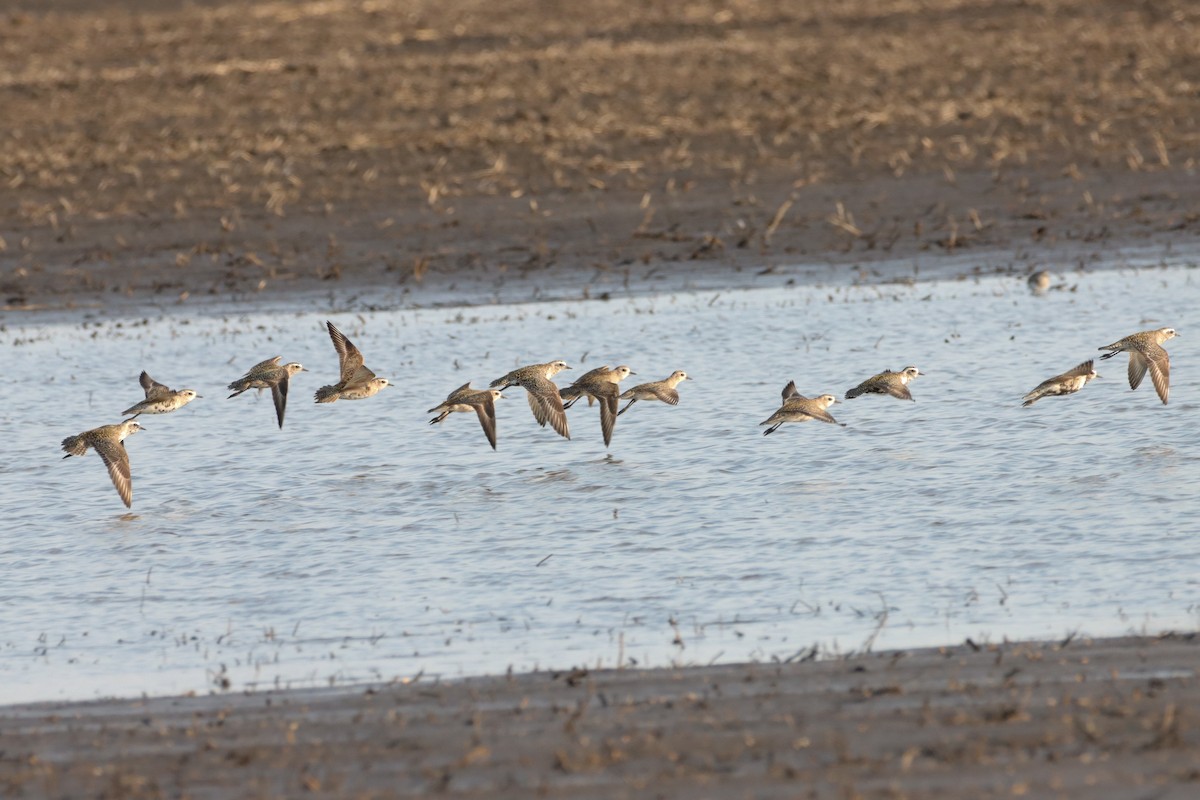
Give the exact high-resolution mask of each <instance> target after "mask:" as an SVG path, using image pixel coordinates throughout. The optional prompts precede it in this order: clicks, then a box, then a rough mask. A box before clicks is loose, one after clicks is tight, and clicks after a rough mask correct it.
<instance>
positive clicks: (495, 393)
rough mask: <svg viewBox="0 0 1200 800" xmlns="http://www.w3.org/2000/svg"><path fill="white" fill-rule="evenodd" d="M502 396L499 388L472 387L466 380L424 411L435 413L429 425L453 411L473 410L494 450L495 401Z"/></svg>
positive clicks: (439, 420)
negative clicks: (443, 398)
mask: <svg viewBox="0 0 1200 800" xmlns="http://www.w3.org/2000/svg"><path fill="white" fill-rule="evenodd" d="M503 397H504V395H503V394H502V393H501V392H500V390H499V389H472V388H471V382H470V381H467V382H466V383H464V384H463V385H462V386H460V387H458V388H457V389H455V390H454V391H453V392H451V393H450V394H448V395H446V399H445V400H443V401H442V402H441V403H440V404H438V405H436V406H434V407H433V408H431V409H429V410H428V411H426V412H425V413H426V414H437V416H436V417H434V418H433V419H431V420H429V424H430V425H435V424H437V423H439V422H441V421H442V420H444V419H445V418H446V417H448V416H450V415H451V414H453V413H454V412H455V411H462V412H466V411H474V412H475V413H476V414H477V415H478V416H479V424H480V425H481V426H482V427H483V433H484V435H485V436H487V440H488V443H489V444H491V446H492V449H493V450H495V449H496V401H497V400H500V399H501V398H503Z"/></svg>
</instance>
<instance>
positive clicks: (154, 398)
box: [121, 370, 200, 419]
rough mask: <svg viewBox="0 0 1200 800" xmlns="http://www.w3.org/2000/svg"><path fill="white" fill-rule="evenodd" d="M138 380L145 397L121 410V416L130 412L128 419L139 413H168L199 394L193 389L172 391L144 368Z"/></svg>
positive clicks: (184, 404)
mask: <svg viewBox="0 0 1200 800" xmlns="http://www.w3.org/2000/svg"><path fill="white" fill-rule="evenodd" d="M138 381H140V382H141V384H142V389H143V390H144V391H145V392H146V399H145V400H143V401H142V402H140V403H137V404H135V405H132V406H130V407H129V408H127V409H125V410H124V411H122V412H121V414H122V415H123V416H129V415H130V414H132V415H133V416H132V417H129V418H130V419H136V418H137V416H138V415H139V414H169V413H171V412H172V411H175V410H176V409H180V408H183V407H184V406H186V405H187V404H188V403H190V402H192V401H193V400H195V399H196V398H197V397H199V396H200V395H198V394H196V392H195V391H194V390H193V389H180V390H178V391H172V390H171V389H168V388H167V387H166V386H163V385H162V384H161V383H159V382H158V381H156V380H154V379H153V378H151V377H150V376H149V375H147V374H146V372H145V370H143V371H142V374H141V375H140V376H139V377H138Z"/></svg>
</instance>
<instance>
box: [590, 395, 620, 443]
mask: <svg viewBox="0 0 1200 800" xmlns="http://www.w3.org/2000/svg"><path fill="white" fill-rule="evenodd" d="M591 390H592V393H593V394H595V395H596V399H598V400H599V401H600V433H601V434H603V435H604V446H605V447H608V444H609V442H611V441H612V434H613V427H614V426H615V425H616V424H617V405H618V404H619V403H620V396H621V390H620V389H618V388H617V385H616V384H615V383H605V384H598V385H596V386H593V387H591Z"/></svg>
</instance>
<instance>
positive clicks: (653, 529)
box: [0, 264, 1200, 702]
mask: <svg viewBox="0 0 1200 800" xmlns="http://www.w3.org/2000/svg"><path fill="white" fill-rule="evenodd" d="M1198 275H1200V273H1197V272H1196V271H1194V270H1193V269H1191V268H1189V267H1188V266H1187V265H1184V264H1179V265H1174V266H1169V267H1166V268H1151V267H1147V268H1144V269H1140V270H1139V269H1122V270H1115V271H1098V272H1088V273H1077V272H1069V273H1065V274H1064V275H1063V276H1062V277H1061V279H1060V282H1061V283H1063V284H1065V286H1064V288H1063V289H1061V290H1056V291H1052V292H1050V293H1048V294H1047V295H1046V296H1043V297H1033V296H1031V295H1030V294H1029V293H1028V291H1027V289H1026V288H1025V285H1024V283H1023V281H1021V280H1019V279H1015V278H1011V277H1004V278H981V279H976V280H968V281H947V282H930V283H918V284H916V285H912V286H904V285H894V286H882V287H845V286H842V287H837V288H820V287H805V286H789V287H776V288H767V289H752V290H739V291H701V292H683V293H674V294H661V295H650V296H641V297H636V298H632V299H622V300H609V301H603V300H593V301H573V302H547V303H530V304H509V305H496V306H486V307H474V308H457V309H456V308H448V309H445V308H443V309H436V310H415V311H414V310H401V311H377V312H371V313H362V314H357V313H354V314H352V313H345V312H341V311H339V310H338V309H336V308H335V309H327V308H322V307H319V306H314V307H312V308H307V307H306V308H304V309H300V310H296V311H291V312H282V311H281V312H272V313H263V314H258V315H253V316H250V315H242V314H236V315H226V316H222V315H220V314H218V313H206V314H203V315H200V316H193V317H190V318H189V317H188V316H187V315H186V313H185V311H178V312H172V313H169V314H163V315H159V316H155V317H152V318H148V319H146V318H130V319H124V320H103V321H98V322H95V323H91V324H86V325H83V326H81V325H79V324H77V323H76V324H66V323H45V324H38V323H37V321H36V318H35V319H34V320H33V321H31V318H28V317H19V316H10V317H8V318H7V320H6V327H5V328H4V330H3V332H2V333H0V347H3V348H4V350H5V351H6V352H7V356H6V358H5V361H4V364H5V370H4V374H3V376H2V377H0V386H2V389H0V392H2V396H3V399H4V402H3V403H2V404H0V428H2V429H3V432H4V437H5V440H6V442H7V444H6V447H5V453H6V455H7V456H8V458H6V459H4V460H3V461H2V462H0V472H2V473H3V482H2V483H0V508H2V509H3V512H4V517H5V521H6V524H5V525H4V526H3V529H2V530H0V558H2V559H3V561H2V563H3V564H4V581H3V583H2V584H0V675H3V677H4V680H2V681H0V702H16V701H22V700H33V699H52V698H88V697H94V696H99V695H114V694H116V695H122V694H136V693H140V692H148V693H155V694H161V693H168V692H187V691H197V692H204V691H209V690H220V689H222V688H225V687H228V688H231V689H234V690H241V689H246V688H263V687H269V686H276V685H281V686H282V685H289V686H301V685H313V684H317V685H325V684H330V683H333V684H337V683H342V682H351V681H362V680H393V679H409V678H412V677H413V676H416V675H423V676H434V675H437V676H442V677H455V676H461V675H474V674H480V673H491V672H500V671H503V670H505V669H509V668H512V669H515V670H528V669H534V668H561V667H570V666H573V665H587V666H597V665H600V666H615V665H617V664H618V663H622V664H626V665H631V664H637V665H650V666H661V665H665V664H671V663H683V664H693V663H696V664H704V663H709V662H712V661H736V660H772V659H788V658H795V657H802V656H804V655H805V654H807V653H808V652H809V651H810V648H812V647H813V646H814V645H816V646H817V647H818V649H819V650H820V651H821V652H822V653H825V654H830V653H838V652H846V651H849V650H856V649H861V648H863V647H865V646H868V645H873V646H874V647H876V648H878V647H885V646H886V647H903V646H914V645H928V644H940V643H946V642H958V641H961V640H962V639H963V638H965V637H972V638H973V639H975V640H976V641H987V640H999V639H1002V638H1004V637H1008V638H1018V637H1057V636H1065V635H1068V634H1070V633H1072V632H1075V631H1079V632H1081V633H1085V634H1094V635H1102V634H1118V633H1126V632H1129V631H1157V630H1162V629H1167V628H1182V627H1186V628H1194V627H1195V624H1196V622H1197V618H1198V615H1197V608H1198V606H1197V601H1198V600H1200V587H1198V580H1200V579H1198V576H1200V555H1198V552H1200V548H1197V547H1196V534H1197V530H1196V526H1195V524H1194V522H1193V520H1195V519H1196V518H1197V516H1198V514H1200V500H1198V498H1197V493H1196V491H1195V489H1194V487H1195V486H1196V485H1197V482H1198V480H1200V457H1198V453H1200V433H1198V432H1197V426H1196V424H1195V415H1196V409H1197V398H1198V397H1200V378H1198V377H1197V375H1198V374H1200V371H1198V370H1196V369H1194V368H1193V366H1190V365H1193V364H1194V363H1195V361H1196V360H1195V358H1193V357H1192V356H1191V355H1190V354H1191V353H1192V352H1193V345H1192V344H1191V343H1192V341H1193V340H1194V339H1195V338H1200V324H1197V322H1198V321H1200V314H1198V312H1197V311H1196V309H1197V308H1200V286H1198V284H1197V280H1196V278H1197V276H1198ZM326 319H332V320H333V321H334V322H335V323H336V324H337V325H339V326H340V327H341V328H342V330H343V331H345V332H346V334H347V335H348V336H349V337H350V338H351V339H352V340H353V341H354V342H355V343H356V344H358V345H359V347H360V348H361V349H362V350H363V352H364V353H365V355H366V359H367V364H368V365H369V366H371V367H373V368H374V369H375V370H376V371H377V372H378V373H379V374H380V375H383V376H386V377H390V378H392V379H393V380H394V381H395V382H396V383H397V386H395V387H393V388H389V389H386V390H385V391H384V392H383V393H382V394H380V395H379V396H377V397H375V398H372V399H370V400H366V401H361V402H340V403H336V404H333V405H320V406H318V405H314V404H313V403H312V392H313V391H314V390H315V389H316V388H317V387H318V386H320V385H322V384H323V383H330V382H332V381H333V379H334V377H335V373H336V357H335V355H334V351H333V348H332V346H331V345H330V342H329V339H328V336H327V335H326V334H325V331H324V327H323V326H324V321H325V320H326ZM1166 325H1171V326H1174V327H1177V328H1179V330H1180V332H1181V336H1180V338H1179V339H1176V340H1174V341H1172V342H1170V343H1168V349H1169V350H1170V351H1171V353H1172V358H1173V371H1172V395H1171V404H1170V405H1169V406H1163V405H1161V404H1160V403H1159V402H1158V400H1157V398H1156V397H1155V396H1154V392H1153V388H1152V387H1151V386H1150V383H1149V381H1147V383H1146V385H1144V386H1143V387H1142V388H1141V389H1139V390H1138V391H1137V392H1131V391H1130V390H1129V388H1128V386H1127V384H1126V383H1125V377H1124V374H1125V363H1126V359H1125V357H1124V356H1121V357H1119V358H1117V359H1114V360H1112V361H1105V362H1100V363H1099V371H1100V373H1101V375H1102V376H1103V377H1102V379H1100V380H1097V381H1095V382H1093V383H1092V384H1090V385H1089V386H1088V387H1086V388H1085V390H1084V391H1082V392H1081V393H1079V394H1077V395H1075V396H1072V397H1068V398H1051V399H1047V400H1043V401H1042V402H1040V403H1039V404H1037V405H1036V406H1034V407H1032V408H1028V409H1026V408H1022V407H1021V405H1020V400H1021V396H1022V395H1023V394H1024V393H1025V392H1026V391H1028V390H1029V389H1031V388H1032V387H1033V386H1034V385H1036V384H1037V383H1039V382H1040V381H1041V380H1043V379H1044V378H1047V377H1050V376H1051V375H1053V374H1055V373H1057V372H1061V371H1063V370H1066V369H1068V368H1070V367H1072V366H1074V365H1076V364H1078V363H1079V362H1081V361H1083V360H1085V359H1087V358H1090V357H1092V356H1094V355H1098V353H1097V352H1096V348H1097V347H1098V346H1100V345H1104V344H1108V343H1110V342H1112V341H1114V340H1116V339H1118V338H1120V337H1121V336H1123V335H1126V334H1128V333H1131V332H1133V331H1136V330H1142V329H1146V328H1152V327H1161V326H1166ZM274 355H282V356H284V358H285V359H287V360H298V361H301V362H302V363H304V364H305V365H306V366H308V367H309V368H310V369H311V370H312V371H311V372H309V373H302V374H301V375H300V376H299V377H298V378H297V379H296V380H295V382H294V385H293V391H292V396H291V401H290V404H289V411H288V417H287V422H286V425H285V428H284V430H283V431H279V430H278V429H277V428H276V425H275V421H274V411H273V409H272V407H271V402H270V397H269V395H264V396H262V397H256V396H255V395H254V393H253V392H251V393H247V394H246V395H243V396H241V397H238V398H234V399H232V400H227V399H226V398H225V395H226V394H227V392H226V391H224V386H225V384H227V383H228V382H229V381H231V380H233V379H234V378H236V377H238V376H239V375H241V374H242V373H243V372H244V371H245V370H246V369H247V368H248V367H250V366H251V365H252V364H254V363H255V362H257V361H259V360H261V359H263V358H267V357H270V356H274ZM555 358H563V359H565V360H566V361H567V362H568V363H570V364H572V365H573V366H575V367H576V369H575V371H574V374H579V373H580V372H582V371H583V370H585V369H588V368H591V367H593V366H597V365H599V364H601V363H610V364H617V363H626V364H629V365H630V366H631V367H632V368H633V369H634V370H636V371H637V373H638V375H637V376H636V377H635V378H633V379H631V380H632V381H640V380H657V379H659V378H662V377H665V376H666V375H668V374H669V373H670V372H671V371H673V370H675V369H684V370H686V371H688V372H689V374H691V375H692V376H693V377H694V378H695V380H694V381H693V382H690V383H686V384H684V385H682V386H681V387H680V392H681V395H682V401H681V403H680V405H679V406H678V407H673V408H672V407H666V406H663V405H661V404H654V403H638V404H636V405H635V406H634V407H633V408H632V409H631V410H630V412H629V413H628V414H625V415H624V416H622V417H621V418H620V419H619V421H618V424H617V427H616V432H615V435H614V438H613V443H612V447H611V448H609V449H607V450H606V449H605V448H604V445H603V443H602V442H601V439H600V431H599V419H598V414H597V411H596V409H595V408H592V409H589V408H588V407H587V406H586V404H585V403H580V404H579V405H577V406H576V407H575V408H573V409H572V410H571V411H570V412H569V415H570V420H571V429H572V433H573V435H574V438H573V439H572V440H571V441H566V440H563V439H561V438H559V437H557V436H556V435H554V434H553V433H552V432H551V431H550V430H549V429H541V428H538V427H537V425H536V423H535V422H534V421H533V419H532V416H531V415H530V413H529V410H528V407H527V406H526V403H525V400H524V398H523V396H522V394H523V393H522V392H521V391H520V390H515V389H514V390H510V391H509V392H508V393H507V394H508V395H509V396H508V397H507V399H506V400H504V401H503V402H501V403H500V404H499V407H498V417H499V425H498V427H499V437H500V442H499V444H500V449H499V451H498V452H492V451H491V449H490V448H488V447H487V443H486V441H485V439H484V437H483V434H482V432H481V431H480V429H479V426H478V423H477V422H476V420H475V419H474V417H473V416H468V415H454V416H452V417H451V418H450V419H448V420H447V421H446V423H445V424H444V425H441V426H430V425H428V424H427V421H428V419H429V416H428V415H426V414H424V413H423V412H424V410H425V409H426V408H429V407H432V406H434V405H436V404H437V403H438V402H440V400H441V399H442V398H443V397H444V396H445V395H446V394H447V393H448V392H449V391H450V390H451V389H453V388H455V387H456V386H459V385H460V384H462V383H465V382H466V381H468V380H470V381H474V382H475V385H476V386H483V385H486V382H487V381H488V380H490V379H492V378H495V377H497V376H499V375H501V374H503V373H505V372H507V371H508V370H510V369H512V368H513V367H515V366H519V365H521V364H524V363H531V362H534V361H544V360H551V359H555ZM910 363H912V364H916V365H918V366H919V367H920V368H921V369H922V371H924V372H925V373H927V375H926V377H924V378H922V379H920V380H919V381H918V382H916V383H915V384H913V387H912V390H913V394H914V396H915V397H916V400H917V402H915V403H907V402H902V401H898V400H894V399H892V398H887V397H875V396H872V397H864V398H859V399H857V400H854V401H850V402H847V403H845V404H839V405H836V406H834V407H833V408H832V409H831V411H832V412H833V414H834V415H835V416H836V417H837V418H838V419H839V420H840V421H842V422H844V423H846V425H847V427H845V428H838V427H835V426H832V425H823V424H818V423H815V422H814V423H807V424H803V425H785V426H784V427H783V428H781V429H780V430H779V431H778V432H777V433H776V434H775V435H772V436H769V437H766V438H764V437H763V436H762V435H761V433H762V428H760V427H759V425H758V423H759V422H761V421H762V420H764V419H766V417H767V416H768V415H770V414H771V412H772V411H774V410H775V408H776V407H777V406H778V402H779V391H780V389H781V388H782V387H783V385H784V384H785V383H786V382H787V381H788V380H790V379H795V380H796V382H797V385H798V386H799V388H800V390H801V391H802V392H804V393H806V394H809V395H816V394H821V393H825V392H829V393H832V394H836V395H838V396H841V395H842V394H843V393H844V392H845V390H846V389H848V388H849V387H851V386H853V385H854V384H855V383H857V382H858V381H860V380H862V379H863V378H865V377H867V376H869V375H870V374H872V373H873V372H876V371H879V370H881V369H884V368H891V369H898V368H900V367H902V366H904V365H905V364H910ZM143 368H145V369H147V370H149V372H150V373H151V375H153V376H154V377H155V378H156V379H158V380H160V381H162V382H164V383H167V384H169V385H171V386H172V387H175V388H180V387H190V388H194V389H197V390H198V391H199V392H200V393H201V394H202V395H204V397H203V399H200V400H197V401H195V402H194V403H193V404H192V405H191V406H188V407H187V408H185V409H183V410H181V411H179V412H177V413H175V414H172V415H169V416H159V417H153V416H152V417H146V418H143V421H144V424H145V425H146V427H147V430H146V431H145V432H143V433H139V434H137V435H136V436H134V437H133V438H132V439H130V440H129V441H128V443H127V444H128V449H129V453H130V458H131V461H132V466H133V476H134V507H133V513H132V514H128V515H127V514H124V513H123V512H124V508H123V507H122V506H121V504H120V501H119V499H118V498H117V495H116V492H115V491H114V490H113V488H112V486H111V484H110V483H109V481H108V477H107V475H106V474H105V470H104V468H103V465H102V464H101V462H100V460H99V459H98V458H97V457H96V456H95V455H94V454H89V455H88V456H87V457H86V458H82V459H69V460H66V461H64V460H62V459H61V458H60V456H61V453H60V452H59V451H58V444H59V442H60V441H61V439H62V438H63V437H64V436H67V435H69V434H73V433H77V432H79V431H81V430H84V429H86V428H90V427H94V426H97V425H100V424H106V423H110V422H115V421H117V420H118V419H119V412H120V410H121V409H123V408H125V407H127V406H129V405H132V404H133V403H134V402H136V401H137V400H138V399H140V388H139V387H138V384H137V374H138V372H139V371H140V370H141V369H143ZM571 374H572V373H564V375H563V376H560V378H562V377H568V376H570V375H571ZM562 382H563V381H561V380H560V383H562Z"/></svg>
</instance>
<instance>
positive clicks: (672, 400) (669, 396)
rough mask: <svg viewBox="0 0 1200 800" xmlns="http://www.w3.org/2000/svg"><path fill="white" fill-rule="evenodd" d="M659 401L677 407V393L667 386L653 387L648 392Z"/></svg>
mask: <svg viewBox="0 0 1200 800" xmlns="http://www.w3.org/2000/svg"><path fill="white" fill-rule="evenodd" d="M650 391H651V392H653V393H654V396H655V397H657V398H658V399H659V400H661V401H663V402H664V403H667V404H669V405H673V406H677V405H679V392H677V391H675V390H674V389H672V388H671V387H669V386H655V387H654V388H652V389H651V390H650Z"/></svg>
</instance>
